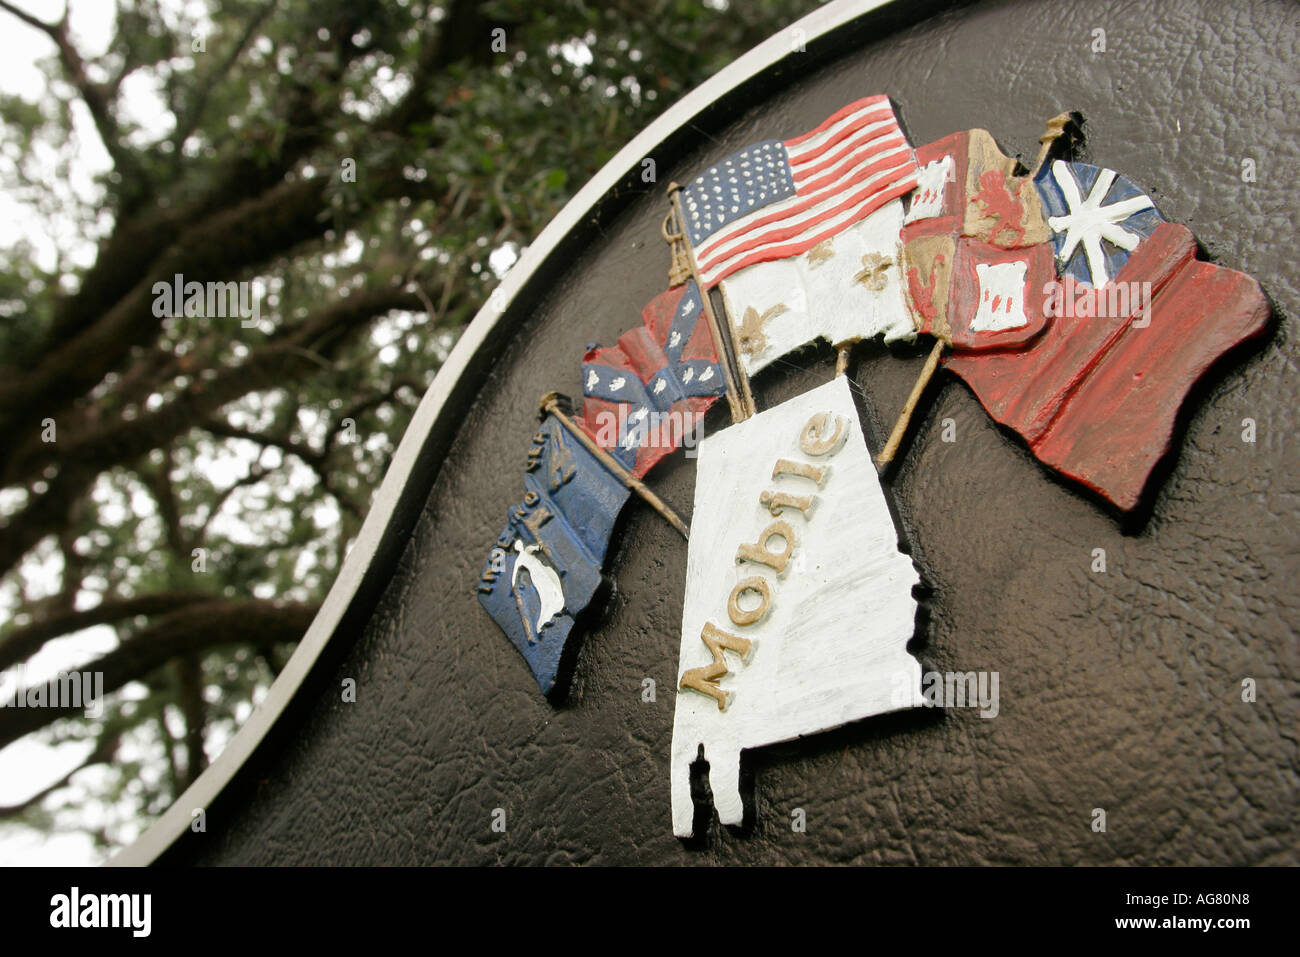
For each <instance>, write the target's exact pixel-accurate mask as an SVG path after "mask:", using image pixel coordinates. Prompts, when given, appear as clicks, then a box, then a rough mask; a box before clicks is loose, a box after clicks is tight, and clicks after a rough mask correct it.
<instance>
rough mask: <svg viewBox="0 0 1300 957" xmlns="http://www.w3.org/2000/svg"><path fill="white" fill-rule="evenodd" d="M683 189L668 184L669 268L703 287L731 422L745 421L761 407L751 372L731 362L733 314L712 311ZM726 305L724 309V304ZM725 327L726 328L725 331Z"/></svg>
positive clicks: (674, 274)
mask: <svg viewBox="0 0 1300 957" xmlns="http://www.w3.org/2000/svg"><path fill="white" fill-rule="evenodd" d="M680 189H681V187H680V186H679V185H678V184H677V183H675V182H674V183H669V184H668V199H669V202H671V203H672V206H673V208H672V212H670V213H669V214H668V216H667V218H666V219H665V220H664V225H663V237H664V239H665V240H667V241H668V244H669V245H670V246H671V247H672V249H673V265H672V268H671V270H670V272H669V275H670V281H671V280H672V278H673V277H677V278H679V279H680V278H684V277H682V275H681V273H682V270H683V268H684V269H685V270H686V272H687V273H689V275H690V277H691V278H693V279H694V280H695V285H696V286H697V287H698V288H699V290H700V301H701V302H702V303H703V304H704V317H705V319H707V320H708V323H709V332H711V333H712V334H713V347H714V349H716V350H717V353H718V364H719V365H721V366H722V375H723V379H725V380H726V383H727V402H728V404H730V406H731V420H732V422H743V421H744V420H745V419H747V418H749V417H750V416H751V415H756V414H757V413H758V409H757V407H756V406H755V405H754V396H753V393H752V392H750V389H749V376H748V375H746V374H745V370H744V368H743V367H741V366H740V360H739V359H738V358H737V359H736V361H735V363H734V364H733V362H732V356H733V355H734V354H735V349H734V343H733V342H732V338H731V321H730V318H729V317H728V316H726V315H725V313H724V315H723V319H724V320H726V321H725V322H719V321H718V317H717V315H716V314H715V313H714V311H713V302H712V299H711V298H710V296H709V290H708V289H706V288H705V286H704V283H703V282H701V281H700V269H699V265H698V264H697V263H696V261H695V250H694V249H693V248H692V247H691V240H690V237H688V236H687V234H686V220H685V218H684V217H683V216H682V201H681V197H680V196H679V195H678V191H679V190H680ZM674 220H675V221H676V222H675V225H676V230H677V231H676V232H674V231H673V230H672V228H671V227H670V225H669V224H670V223H673V221H674ZM678 244H680V245H678ZM723 308H724V309H725V306H724V307H723ZM724 328H725V332H724V331H723V330H724Z"/></svg>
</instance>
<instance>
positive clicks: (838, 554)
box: [670, 377, 921, 837]
mask: <svg viewBox="0 0 1300 957" xmlns="http://www.w3.org/2000/svg"><path fill="white" fill-rule="evenodd" d="M819 413H829V418H828V419H827V420H825V423H824V424H825V426H826V427H825V429H824V430H823V434H827V433H829V432H830V431H831V425H830V424H829V423H834V422H839V421H842V423H843V425H844V427H845V430H846V432H847V438H846V439H845V440H844V441H843V444H842V445H840V446H839V447H838V450H833V451H830V452H827V453H826V454H824V455H820V456H817V455H809V454H807V453H806V452H804V451H803V449H802V448H801V445H800V438H801V436H802V435H803V434H804V431H805V429H806V428H807V426H808V425H809V423H810V421H811V420H812V419H813V417H814V416H816V415H818V414H819ZM840 417H842V419H841V418H840ZM781 459H786V460H789V461H790V462H792V463H799V462H804V463H808V464H810V465H814V466H825V467H827V471H826V473H825V475H824V477H823V481H822V483H821V486H820V487H818V485H817V483H816V482H815V481H814V480H813V479H811V478H807V477H804V476H802V475H798V474H789V466H786V467H784V468H785V472H786V473H787V474H782V475H780V476H778V477H776V478H774V477H773V467H774V466H775V465H776V463H777V462H778V460H781ZM765 491H772V492H786V493H789V494H791V495H796V496H804V495H811V496H813V497H814V499H815V504H814V505H813V507H811V508H810V509H808V515H807V517H805V516H804V514H803V512H802V511H801V509H800V508H797V507H792V508H784V509H781V510H780V514H779V515H777V516H773V514H772V512H771V511H769V509H768V508H767V507H765V506H764V505H762V504H761V503H760V500H759V496H760V494H761V493H763V492H765ZM769 501H772V500H771V499H769ZM774 521H784V522H787V523H789V526H790V527H791V529H792V530H793V531H794V537H795V543H794V549H793V552H792V554H791V556H790V559H789V562H788V564H787V566H786V568H785V570H784V572H782V573H781V574H777V573H776V572H775V571H773V570H772V569H771V568H769V567H768V566H767V565H766V564H762V563H755V562H750V561H743V562H738V560H737V550H738V548H739V546H741V545H746V544H753V543H754V542H757V541H758V539H759V535H760V533H761V532H763V531H764V530H765V529H767V528H768V526H769V525H770V524H771V523H773V522H774ZM766 544H767V546H771V547H772V550H773V551H780V550H781V549H782V548H784V545H781V546H780V548H778V547H777V546H776V545H774V544H773V542H772V541H770V540H769V542H767V543H766ZM751 576H758V577H762V578H763V579H764V580H765V581H766V582H767V584H768V586H769V588H770V594H771V599H770V605H769V611H768V613H767V614H766V616H765V617H764V618H762V619H760V620H759V621H757V622H755V623H753V624H751V625H748V626H743V627H741V626H737V625H735V624H734V623H733V622H732V620H731V618H730V617H729V615H728V599H729V596H730V595H731V592H732V589H733V588H735V586H736V585H737V584H738V583H739V582H740V581H742V580H743V579H745V578H748V577H751ZM918 581H919V578H918V576H917V573H916V569H915V567H914V566H913V564H912V561H911V559H909V558H908V557H907V556H906V555H903V554H902V553H901V552H899V550H898V531H897V529H895V527H894V522H893V518H892V517H891V515H890V513H889V506H888V505H887V504H886V502H885V494H884V491H883V490H882V489H881V487H880V480H879V478H878V477H877V474H876V469H875V466H874V465H873V464H872V461H871V456H870V454H869V453H868V452H867V445H866V442H865V441H864V440H863V437H862V428H861V426H860V424H859V422H858V414H857V410H856V408H855V406H854V404H853V397H852V395H851V393H850V392H849V385H848V380H847V379H845V378H843V377H840V378H836V379H835V380H833V381H831V382H829V383H827V384H826V385H823V386H820V387H818V388H816V389H813V390H811V391H809V392H806V393H804V394H803V395H800V396H797V397H795V398H793V399H790V400H789V401H787V402H784V403H782V404H781V405H778V406H776V407H775V408H773V409H769V410H767V411H766V412H762V413H760V414H758V415H756V416H754V417H752V418H750V419H747V420H745V421H744V422H741V423H739V424H737V425H733V426H731V427H729V428H727V429H725V430H723V431H722V432H718V433H715V434H713V435H710V436H708V437H707V438H705V439H704V440H703V441H702V442H701V443H700V447H699V461H698V471H697V474H696V485H695V513H694V517H693V518H692V520H691V537H690V543H689V546H688V557H687V565H686V600H685V603H684V606H683V611H682V643H681V653H680V658H679V661H678V669H677V685H678V687H677V701H676V709H675V714H674V720H673V742H672V763H671V771H670V775H671V791H672V814H673V833H674V834H676V835H678V836H679V837H689V836H690V835H691V834H692V833H693V830H694V827H693V818H694V806H693V805H692V802H691V780H690V779H691V764H692V763H693V762H694V761H695V760H696V757H697V755H698V754H699V752H700V749H701V746H702V747H703V756H704V759H705V760H706V761H707V762H708V764H709V784H710V787H711V788H712V791H713V803H714V806H715V807H716V808H717V811H718V818H719V820H721V822H722V823H723V824H740V823H741V822H742V819H743V816H744V807H743V804H742V802H741V796H740V781H739V776H740V752H741V751H743V750H745V749H746V748H755V747H761V746H763V745H767V744H774V743H777V742H780V741H788V740H790V739H792V738H798V737H801V736H803V735H808V734H815V733H817V732H818V731H825V730H829V729H831V728H835V727H838V726H840V725H842V724H845V723H847V722H850V721H856V720H858V719H859V718H865V717H868V716H869V715H875V714H883V713H885V712H888V711H896V710H899V709H901V708H906V707H913V706H916V705H918V704H920V703H921V697H920V685H921V668H920V665H919V664H918V662H917V661H916V659H915V658H913V657H912V656H911V655H910V654H908V652H907V642H908V641H909V640H910V639H911V637H912V634H913V632H914V630H915V623H916V601H915V599H914V598H913V597H912V587H913V586H914V585H915V584H916V583H917V582H918ZM750 598H751V599H753V598H754V595H753V594H751V595H750ZM751 604H752V601H751ZM740 608H741V610H742V611H744V610H746V608H745V605H744V604H743V603H740ZM710 623H712V624H713V625H714V626H715V627H716V628H718V629H721V630H722V631H724V632H727V633H728V634H730V635H734V636H736V637H739V638H744V639H747V640H749V641H751V642H752V643H753V645H752V648H751V649H750V653H749V655H748V661H747V662H744V661H742V657H741V656H740V655H738V654H736V653H734V652H732V651H730V650H728V651H725V652H724V653H723V654H724V658H725V662H726V665H727V668H728V670H729V673H728V674H726V675H724V676H723V677H721V678H720V679H719V681H718V688H719V690H720V691H723V692H729V693H730V698H729V703H728V705H727V707H726V710H719V708H718V702H717V701H716V700H715V699H714V698H713V697H710V696H709V695H708V694H704V693H700V692H698V691H695V690H691V689H685V690H683V689H682V688H681V680H682V676H683V675H684V674H685V673H686V672H688V671H690V670H691V669H695V668H700V667H704V666H708V665H709V664H710V663H711V662H712V661H713V655H712V653H711V651H710V650H709V648H707V647H706V646H705V644H704V642H703V641H702V640H701V634H702V632H703V630H704V628H705V625H706V624H710Z"/></svg>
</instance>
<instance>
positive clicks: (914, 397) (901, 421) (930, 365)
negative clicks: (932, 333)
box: [876, 339, 948, 465]
mask: <svg viewBox="0 0 1300 957" xmlns="http://www.w3.org/2000/svg"><path fill="white" fill-rule="evenodd" d="M947 344H948V343H946V342H944V341H943V340H942V339H935V340H934V348H933V349H931V350H930V356H929V358H927V359H926V360H925V365H924V366H923V367H922V369H921V374H920V375H919V376H918V377H917V379H916V384H915V385H914V386H912V394H911V395H909V396H908V397H907V402H906V404H904V406H903V411H902V412H900V413H898V421H897V422H895V423H894V431H893V432H891V433H890V434H889V441H888V442H886V443H885V448H884V449H883V450H882V451H881V453H880V454H879V455H878V456H876V462H877V463H878V464H880V465H888V464H889V463H890V462H892V461H893V460H894V453H895V452H897V451H898V446H899V444H900V443H901V442H902V441H903V436H904V435H906V434H907V427H908V425H910V424H911V422H912V413H913V412H914V411H915V410H916V404H917V403H918V402H919V401H921V393H923V392H924V391H925V387H926V386H927V385H929V383H930V378H931V377H932V376H933V375H934V370H935V369H937V368H939V356H941V355H942V354H943V349H944V346H946V345H947Z"/></svg>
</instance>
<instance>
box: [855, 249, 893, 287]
mask: <svg viewBox="0 0 1300 957" xmlns="http://www.w3.org/2000/svg"><path fill="white" fill-rule="evenodd" d="M893 264H894V261H893V260H892V259H890V258H889V257H888V256H882V255H880V253H867V254H866V255H865V256H863V257H862V269H861V270H860V271H859V272H858V274H857V275H855V276H854V277H853V281H854V282H859V283H862V285H864V286H866V287H867V288H868V289H870V290H871V291H872V292H880V291H881V290H883V289H884V288H885V286H887V285H889V276H888V275H886V273H887V270H888V269H889V267H890V266H892V265H893Z"/></svg>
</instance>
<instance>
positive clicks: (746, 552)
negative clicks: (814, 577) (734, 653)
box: [733, 522, 795, 624]
mask: <svg viewBox="0 0 1300 957" xmlns="http://www.w3.org/2000/svg"><path fill="white" fill-rule="evenodd" d="M778 536H779V537H780V538H783V539H785V548H783V549H782V550H781V551H779V552H773V551H770V550H769V549H768V547H767V545H768V543H769V542H770V541H771V540H772V539H774V538H777V537H778ZM794 545H795V538H794V529H793V528H791V527H790V523H789V522H773V523H772V524H771V525H769V526H767V528H765V529H763V531H762V533H761V534H760V535H759V536H758V541H757V542H755V543H754V544H753V545H741V546H740V547H739V548H738V549H736V562H737V563H740V562H756V563H757V564H759V565H766V566H767V567H768V568H770V569H772V570H773V571H774V572H776V573H777V574H778V575H782V574H784V573H785V566H786V565H787V564H788V563H789V561H790V556H791V555H792V554H794ZM733 620H734V619H733ZM737 624H739V622H737Z"/></svg>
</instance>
